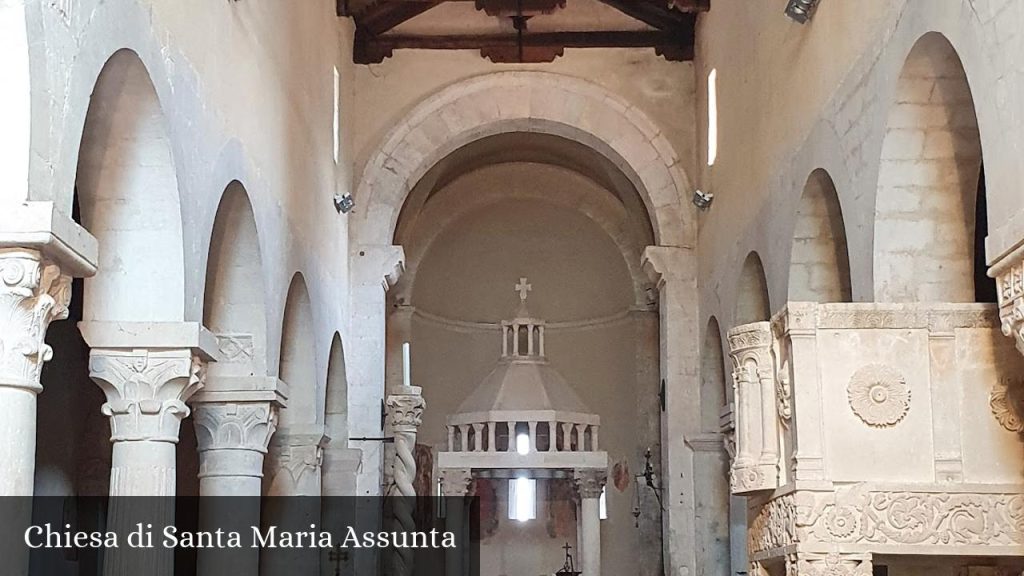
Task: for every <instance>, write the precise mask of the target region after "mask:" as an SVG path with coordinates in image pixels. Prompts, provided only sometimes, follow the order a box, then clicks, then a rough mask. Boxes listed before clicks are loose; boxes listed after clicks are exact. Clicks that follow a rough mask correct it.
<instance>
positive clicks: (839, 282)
mask: <svg viewBox="0 0 1024 576" xmlns="http://www.w3.org/2000/svg"><path fill="white" fill-rule="evenodd" d="M789 300H790V301H794V302H823V303H824V302H849V301H850V300H851V287H850V257H849V252H848V249H847V243H846V226H845V224H844V222H843V212H842V208H841V207H840V205H839V196H838V195H837V193H836V187H835V184H834V183H833V181H832V177H831V176H830V175H829V174H828V172H826V171H825V170H823V169H821V168H819V169H816V170H814V171H813V172H811V175H810V176H809V177H808V178H807V182H806V184H805V185H804V191H803V195H802V197H801V198H800V204H799V206H798V207H797V211H796V223H795V225H794V230H793V250H792V253H791V256H790V266H789Z"/></svg>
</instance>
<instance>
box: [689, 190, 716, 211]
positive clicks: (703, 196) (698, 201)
mask: <svg viewBox="0 0 1024 576" xmlns="http://www.w3.org/2000/svg"><path fill="white" fill-rule="evenodd" d="M714 201H715V195H714V194H712V193H711V192H701V191H700V190H697V191H695V192H694V193H693V205H694V206H696V207H697V208H700V209H701V210H707V209H708V208H711V203H712V202H714Z"/></svg>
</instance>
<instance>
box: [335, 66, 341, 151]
mask: <svg viewBox="0 0 1024 576" xmlns="http://www.w3.org/2000/svg"><path fill="white" fill-rule="evenodd" d="M340 132H341V74H340V73H339V72H338V67H337V66H335V67H334V163H335V164H337V163H338V158H339V157H340V156H341V134H340Z"/></svg>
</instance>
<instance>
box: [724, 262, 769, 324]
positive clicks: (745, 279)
mask: <svg viewBox="0 0 1024 576" xmlns="http://www.w3.org/2000/svg"><path fill="white" fill-rule="evenodd" d="M770 316H771V304H770V302H769V299H768V282H767V280H766V279H765V275H764V266H763V265H762V264H761V257H760V256H758V255H757V252H751V253H750V254H748V255H747V259H746V260H745V261H744V262H743V270H742V272H741V273H740V279H739V286H738V290H737V296H736V307H735V313H734V314H733V325H734V326H740V325H743V324H750V323H753V322H763V321H766V320H768V319H769V317H770Z"/></svg>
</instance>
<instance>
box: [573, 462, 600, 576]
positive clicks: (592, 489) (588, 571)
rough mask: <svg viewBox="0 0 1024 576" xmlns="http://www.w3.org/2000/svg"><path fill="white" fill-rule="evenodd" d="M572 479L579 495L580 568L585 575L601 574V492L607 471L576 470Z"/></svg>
mask: <svg viewBox="0 0 1024 576" xmlns="http://www.w3.org/2000/svg"><path fill="white" fill-rule="evenodd" d="M574 479H575V481H576V491H577V492H578V493H579V495H580V527H581V531H580V533H581V536H580V546H581V547H582V548H583V549H582V550H580V562H581V564H580V570H582V571H583V574H585V575H586V576H601V492H602V491H603V490H604V484H605V482H606V481H607V479H608V472H607V471H605V470H576V471H575V477H574Z"/></svg>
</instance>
